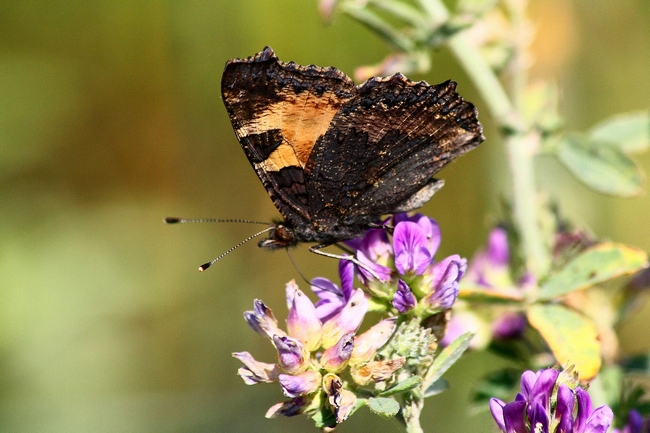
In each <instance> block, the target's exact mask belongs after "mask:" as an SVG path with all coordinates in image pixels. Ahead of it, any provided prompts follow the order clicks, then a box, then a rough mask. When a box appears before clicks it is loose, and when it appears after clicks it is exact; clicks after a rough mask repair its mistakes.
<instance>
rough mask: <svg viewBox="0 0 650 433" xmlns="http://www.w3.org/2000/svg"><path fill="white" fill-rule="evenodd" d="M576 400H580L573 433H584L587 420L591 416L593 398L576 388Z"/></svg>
mask: <svg viewBox="0 0 650 433" xmlns="http://www.w3.org/2000/svg"><path fill="white" fill-rule="evenodd" d="M575 394H576V399H577V400H578V412H577V414H576V418H575V423H574V425H573V431H574V432H575V433H584V432H585V427H586V425H587V419H588V418H589V416H590V415H591V412H592V410H591V397H589V394H587V391H585V390H584V389H582V388H576V390H575Z"/></svg>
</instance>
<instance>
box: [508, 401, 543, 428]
mask: <svg viewBox="0 0 650 433" xmlns="http://www.w3.org/2000/svg"><path fill="white" fill-rule="evenodd" d="M503 422H504V424H505V430H504V432H506V433H527V432H528V431H529V430H528V428H527V427H526V402H525V401H513V402H512V403H508V404H506V405H505V406H504V407H503ZM547 423H548V422H547ZM546 433H548V427H547V432H546Z"/></svg>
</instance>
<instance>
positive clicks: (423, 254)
mask: <svg viewBox="0 0 650 433" xmlns="http://www.w3.org/2000/svg"><path fill="white" fill-rule="evenodd" d="M393 248H394V249H395V268H396V269H397V271H398V272H399V273H400V274H401V275H405V274H407V273H409V274H410V273H414V274H415V275H422V274H423V273H424V271H425V270H426V269H427V267H428V266H429V265H430V264H431V260H432V259H433V256H432V255H431V252H430V251H429V249H428V240H427V238H426V236H425V235H424V233H423V232H422V229H421V227H420V226H419V225H418V224H416V223H413V222H410V221H404V222H401V223H399V224H397V226H396V227H395V230H394V232H393Z"/></svg>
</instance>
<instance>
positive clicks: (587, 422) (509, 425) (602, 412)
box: [490, 369, 614, 433]
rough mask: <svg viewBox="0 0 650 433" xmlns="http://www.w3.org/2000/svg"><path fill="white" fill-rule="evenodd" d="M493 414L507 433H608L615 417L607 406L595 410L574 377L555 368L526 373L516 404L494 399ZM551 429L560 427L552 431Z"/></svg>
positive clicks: (500, 427) (491, 402)
mask: <svg viewBox="0 0 650 433" xmlns="http://www.w3.org/2000/svg"><path fill="white" fill-rule="evenodd" d="M572 387H573V388H572ZM554 400H555V401H557V404H555V405H552V404H551V402H552V401H554ZM575 405H577V407H578V410H577V412H576V413H575V416H574V407H575ZM490 411H491V412H492V416H493V417H494V420H495V422H496V423H497V425H498V426H499V429H501V431H502V432H504V433H514V432H516V433H533V432H542V433H605V432H606V431H607V429H608V428H609V426H610V424H611V423H612V419H613V416H614V415H613V413H612V410H611V409H610V408H609V407H607V406H600V407H599V408H597V409H595V410H593V409H592V407H591V398H590V397H589V395H588V394H587V392H586V391H585V390H584V389H582V388H580V387H578V386H577V382H575V379H573V377H572V376H571V374H570V373H560V372H559V371H557V370H554V369H546V370H541V371H538V372H537V373H533V372H532V371H526V372H524V373H523V374H522V376H521V392H520V393H519V394H517V396H516V397H515V401H513V402H511V403H507V404H506V403H505V402H503V401H501V400H499V399H496V398H492V399H490ZM549 426H557V427H555V430H554V431H552V432H550V431H549Z"/></svg>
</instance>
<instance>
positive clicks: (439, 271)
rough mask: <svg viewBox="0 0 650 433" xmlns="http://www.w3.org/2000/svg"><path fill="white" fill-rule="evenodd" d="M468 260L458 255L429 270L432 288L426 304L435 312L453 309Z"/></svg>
mask: <svg viewBox="0 0 650 433" xmlns="http://www.w3.org/2000/svg"><path fill="white" fill-rule="evenodd" d="M466 269H467V260H465V259H463V258H461V257H460V256H459V255H458V254H454V255H453V256H449V257H447V258H445V259H444V260H442V261H441V262H438V263H436V264H435V265H433V266H432V267H430V268H429V270H428V275H427V277H428V279H429V280H430V284H431V286H430V287H431V288H430V291H429V295H428V296H427V297H426V299H425V302H426V303H427V304H428V305H429V307H430V308H431V309H433V310H445V309H449V308H451V306H452V305H453V304H454V302H455V301H456V297H458V282H459V281H460V279H461V278H462V277H463V275H465V270H466Z"/></svg>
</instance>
